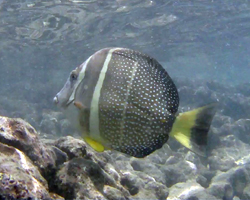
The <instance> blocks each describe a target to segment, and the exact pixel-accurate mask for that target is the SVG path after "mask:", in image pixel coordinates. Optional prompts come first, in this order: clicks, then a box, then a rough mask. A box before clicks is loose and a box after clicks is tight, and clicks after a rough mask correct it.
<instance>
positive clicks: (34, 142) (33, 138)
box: [0, 116, 66, 176]
mask: <svg viewBox="0 0 250 200" xmlns="http://www.w3.org/2000/svg"><path fill="white" fill-rule="evenodd" d="M0 142H2V143H4V144H7V145H9V146H13V147H15V148H17V149H19V150H20V151H22V152H23V153H24V154H25V155H26V156H28V157H29V158H30V159H31V160H32V162H33V163H34V164H35V165H36V166H37V167H38V168H39V170H40V172H41V173H42V174H43V175H45V176H46V175H47V174H50V173H53V172H54V170H55V168H56V167H57V165H59V164H62V163H63V162H65V161H66V157H65V154H64V153H63V152H62V151H60V150H59V149H57V148H56V147H49V146H46V145H45V144H43V143H42V142H41V141H40V140H39V137H38V134H37V132H36V130H35V129H34V128H33V127H32V126H31V125H30V124H29V123H27V122H25V121H24V120H22V119H20V118H8V117H2V116H0Z"/></svg>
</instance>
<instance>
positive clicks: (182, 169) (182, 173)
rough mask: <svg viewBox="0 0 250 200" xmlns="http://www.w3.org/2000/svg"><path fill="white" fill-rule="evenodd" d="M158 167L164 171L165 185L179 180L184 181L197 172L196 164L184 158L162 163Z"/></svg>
mask: <svg viewBox="0 0 250 200" xmlns="http://www.w3.org/2000/svg"><path fill="white" fill-rule="evenodd" d="M160 169H161V171H162V172H163V173H164V177H165V183H166V185H167V187H171V186H172V185H174V184H176V183H179V182H186V181H187V180H190V179H191V178H192V177H196V175H197V172H198V169H197V166H196V164H194V163H192V162H190V161H186V160H182V161H180V162H178V163H176V164H172V165H162V166H161V168H160Z"/></svg>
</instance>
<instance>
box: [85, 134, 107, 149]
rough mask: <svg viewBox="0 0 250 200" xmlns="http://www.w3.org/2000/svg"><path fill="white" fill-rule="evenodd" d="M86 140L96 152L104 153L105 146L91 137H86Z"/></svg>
mask: <svg viewBox="0 0 250 200" xmlns="http://www.w3.org/2000/svg"><path fill="white" fill-rule="evenodd" d="M84 140H85V141H86V142H87V143H88V144H89V145H90V146H91V147H92V148H93V149H94V150H96V151H98V152H103V151H104V146H103V145H102V144H100V143H99V142H96V141H94V140H92V139H91V138H90V137H85V138H84Z"/></svg>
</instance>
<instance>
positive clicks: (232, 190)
mask: <svg viewBox="0 0 250 200" xmlns="http://www.w3.org/2000/svg"><path fill="white" fill-rule="evenodd" d="M249 181H250V176H249V174H248V170H247V169H246V168H245V166H243V167H242V166H240V167H235V168H232V169H230V170H228V171H227V172H219V171H218V174H217V175H216V176H215V177H214V178H213V179H212V183H211V184H210V186H209V187H208V188H207V192H208V193H209V194H211V195H214V196H216V197H218V198H220V199H232V198H233V196H235V195H236V196H238V197H240V198H242V197H243V194H244V191H245V188H246V187H247V186H248V184H249Z"/></svg>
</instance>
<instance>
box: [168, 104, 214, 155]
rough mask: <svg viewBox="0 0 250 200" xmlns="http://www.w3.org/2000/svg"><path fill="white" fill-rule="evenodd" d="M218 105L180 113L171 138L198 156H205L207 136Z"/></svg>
mask: <svg viewBox="0 0 250 200" xmlns="http://www.w3.org/2000/svg"><path fill="white" fill-rule="evenodd" d="M215 107H216V104H209V105H207V106H204V107H200V108H197V109H194V110H191V111H188V112H184V113H180V114H179V115H178V116H177V117H176V119H175V122H174V124H173V127H172V130H171V132H170V136H172V137H174V138H175V139H176V140H177V141H178V142H180V143H181V144H182V145H183V146H185V147H187V148H188V149H190V150H191V151H193V152H195V153H197V154H198V155H201V156H205V150H206V148H205V147H206V144H207V134H208V131H209V128H210V124H211V122H212V119H213V116H214V114H215Z"/></svg>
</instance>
